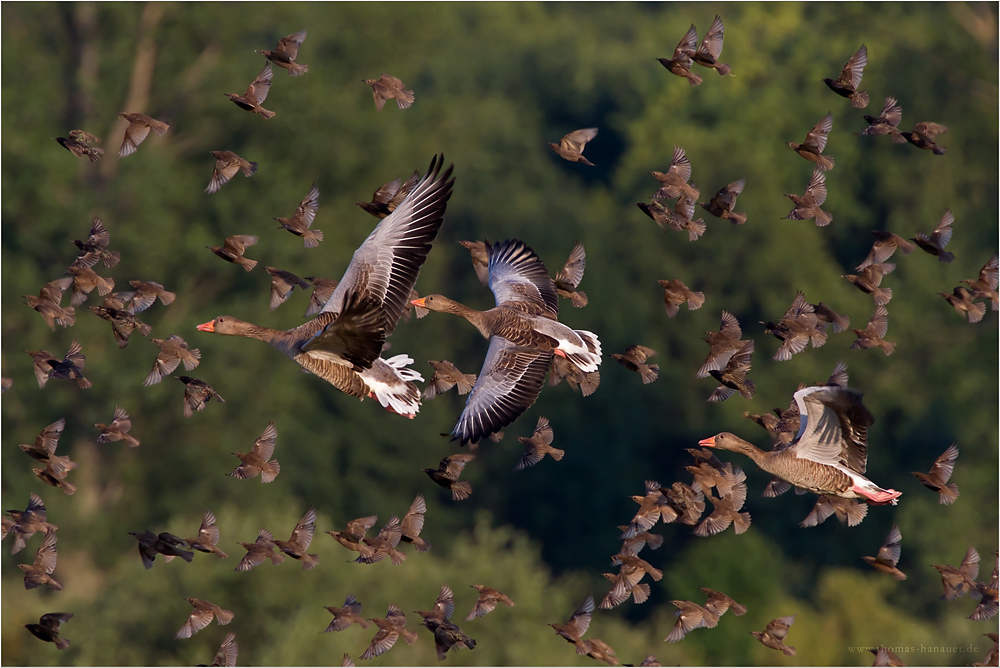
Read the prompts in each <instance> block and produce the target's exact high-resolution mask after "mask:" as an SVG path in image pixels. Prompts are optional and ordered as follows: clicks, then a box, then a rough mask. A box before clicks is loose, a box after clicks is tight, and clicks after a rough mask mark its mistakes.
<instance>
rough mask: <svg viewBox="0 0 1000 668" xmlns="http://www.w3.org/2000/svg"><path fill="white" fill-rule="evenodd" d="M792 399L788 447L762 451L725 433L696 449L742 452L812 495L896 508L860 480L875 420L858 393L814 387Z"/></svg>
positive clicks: (891, 498) (888, 495)
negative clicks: (794, 422) (794, 420)
mask: <svg viewBox="0 0 1000 668" xmlns="http://www.w3.org/2000/svg"><path fill="white" fill-rule="evenodd" d="M794 396H795V403H796V404H797V405H798V408H799V415H800V423H799V432H798V435H797V436H796V437H795V440H794V441H792V443H791V445H789V446H788V447H786V448H784V449H782V450H772V451H770V452H765V451H762V450H760V449H758V448H756V447H755V446H754V445H753V444H751V443H749V442H747V441H744V440H743V439H742V438H740V437H738V436H735V435H733V434H731V433H729V432H722V433H719V434H716V435H715V436H712V437H711V438H706V439H704V440H702V441H699V442H698V445H702V446H705V447H709V448H719V449H722V450H732V451H733V452H740V453H743V454H744V455H746V456H748V457H750V459H752V460H753V461H754V462H755V463H756V464H757V466H759V467H760V468H762V469H763V470H765V471H767V472H768V473H770V474H772V475H775V476H777V477H779V478H781V479H782V480H785V481H787V482H790V483H791V484H793V485H795V486H796V487H801V488H802V489H805V490H808V491H810V492H814V493H816V494H826V495H829V496H839V497H843V498H846V499H862V500H864V501H867V502H868V503H870V504H873V505H885V504H887V503H891V504H892V505H896V498H897V497H899V496H900V494H901V493H900V492H897V491H896V490H894V489H882V488H881V487H879V486H878V485H876V484H875V483H873V482H872V481H871V480H869V479H868V478H866V477H865V476H864V473H865V468H866V467H867V462H868V427H870V426H871V425H872V424H873V423H874V422H875V418H874V417H873V416H872V414H871V413H869V412H868V409H867V408H865V407H864V405H863V404H862V403H861V393H860V392H857V391H856V390H851V389H848V388H847V387H840V386H827V385H818V386H815V387H806V388H803V389H801V390H799V391H798V392H796V393H795V395H794Z"/></svg>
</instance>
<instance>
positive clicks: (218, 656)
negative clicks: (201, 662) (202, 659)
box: [212, 633, 240, 668]
mask: <svg viewBox="0 0 1000 668" xmlns="http://www.w3.org/2000/svg"><path fill="white" fill-rule="evenodd" d="M239 652H240V646H239V644H238V643H237V642H236V634H235V633H227V634H226V638H225V640H223V641H222V644H221V645H220V646H219V651H218V652H216V653H215V660H214V661H212V665H213V666H227V667H228V668H232V667H233V666H235V665H236V659H237V657H238V656H239Z"/></svg>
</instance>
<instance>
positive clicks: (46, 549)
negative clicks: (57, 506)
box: [17, 529, 63, 591]
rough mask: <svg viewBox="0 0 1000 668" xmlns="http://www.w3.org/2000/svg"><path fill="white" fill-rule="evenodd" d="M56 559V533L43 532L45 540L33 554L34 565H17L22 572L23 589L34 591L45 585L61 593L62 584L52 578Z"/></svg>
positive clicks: (51, 531) (50, 531)
mask: <svg viewBox="0 0 1000 668" xmlns="http://www.w3.org/2000/svg"><path fill="white" fill-rule="evenodd" d="M56 557H57V555H56V532H55V531H53V530H51V529H50V530H49V531H46V532H45V540H44V541H43V542H42V546H41V547H40V548H38V551H37V552H36V553H35V561H34V563H32V564H30V565H29V564H18V565H17V567H18V568H20V569H21V570H22V571H24V588H25V589H34V588H35V587H40V586H42V585H43V584H47V585H48V586H49V588H50V589H54V590H55V591H62V588H63V586H62V583H60V582H59V581H58V580H56V579H55V578H54V577H52V571H54V570H55V569H56Z"/></svg>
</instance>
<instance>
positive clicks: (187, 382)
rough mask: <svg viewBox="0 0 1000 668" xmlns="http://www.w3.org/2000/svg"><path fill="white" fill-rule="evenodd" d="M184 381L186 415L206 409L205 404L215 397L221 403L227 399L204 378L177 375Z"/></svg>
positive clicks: (189, 415) (178, 378)
mask: <svg viewBox="0 0 1000 668" xmlns="http://www.w3.org/2000/svg"><path fill="white" fill-rule="evenodd" d="M177 380H179V381H181V382H182V383H184V417H191V416H192V415H194V411H203V410H205V404H207V403H208V402H209V401H211V400H212V399H215V400H216V401H218V402H219V403H220V404H224V403H226V400H225V399H223V398H222V396H221V395H220V394H219V393H218V392H216V391H215V389H214V388H213V387H212V386H211V385H209V384H208V383H206V382H205V381H203V380H200V379H198V378H191V377H190V376H177Z"/></svg>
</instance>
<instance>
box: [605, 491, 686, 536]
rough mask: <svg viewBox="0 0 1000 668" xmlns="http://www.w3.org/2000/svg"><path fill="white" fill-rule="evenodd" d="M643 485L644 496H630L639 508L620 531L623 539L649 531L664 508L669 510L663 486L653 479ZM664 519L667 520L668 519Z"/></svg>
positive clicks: (659, 517)
mask: <svg viewBox="0 0 1000 668" xmlns="http://www.w3.org/2000/svg"><path fill="white" fill-rule="evenodd" d="M645 485H646V494H645V495H644V496H640V495H638V494H636V495H634V496H632V497H630V498H631V499H632V500H633V501H635V502H636V503H638V504H639V510H637V511H636V513H635V517H633V518H632V521H631V522H629V523H628V526H627V527H626V528H625V529H624V531H623V533H622V539H623V540H625V539H629V538H634V537H635V536H638V535H639V534H640V533H644V532H647V531H649V530H650V529H652V528H653V525H654V524H656V522H657V520H659V519H661V515H662V513H663V512H664V510H665V509H666V510H667V511H668V512H669V507H668V506H667V499H666V497H665V496H664V495H663V491H662V490H663V488H662V487H661V486H660V483H658V482H656V481H655V480H647V481H646V482H645ZM702 508H704V506H702ZM664 521H665V522H668V521H670V520H664Z"/></svg>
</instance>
